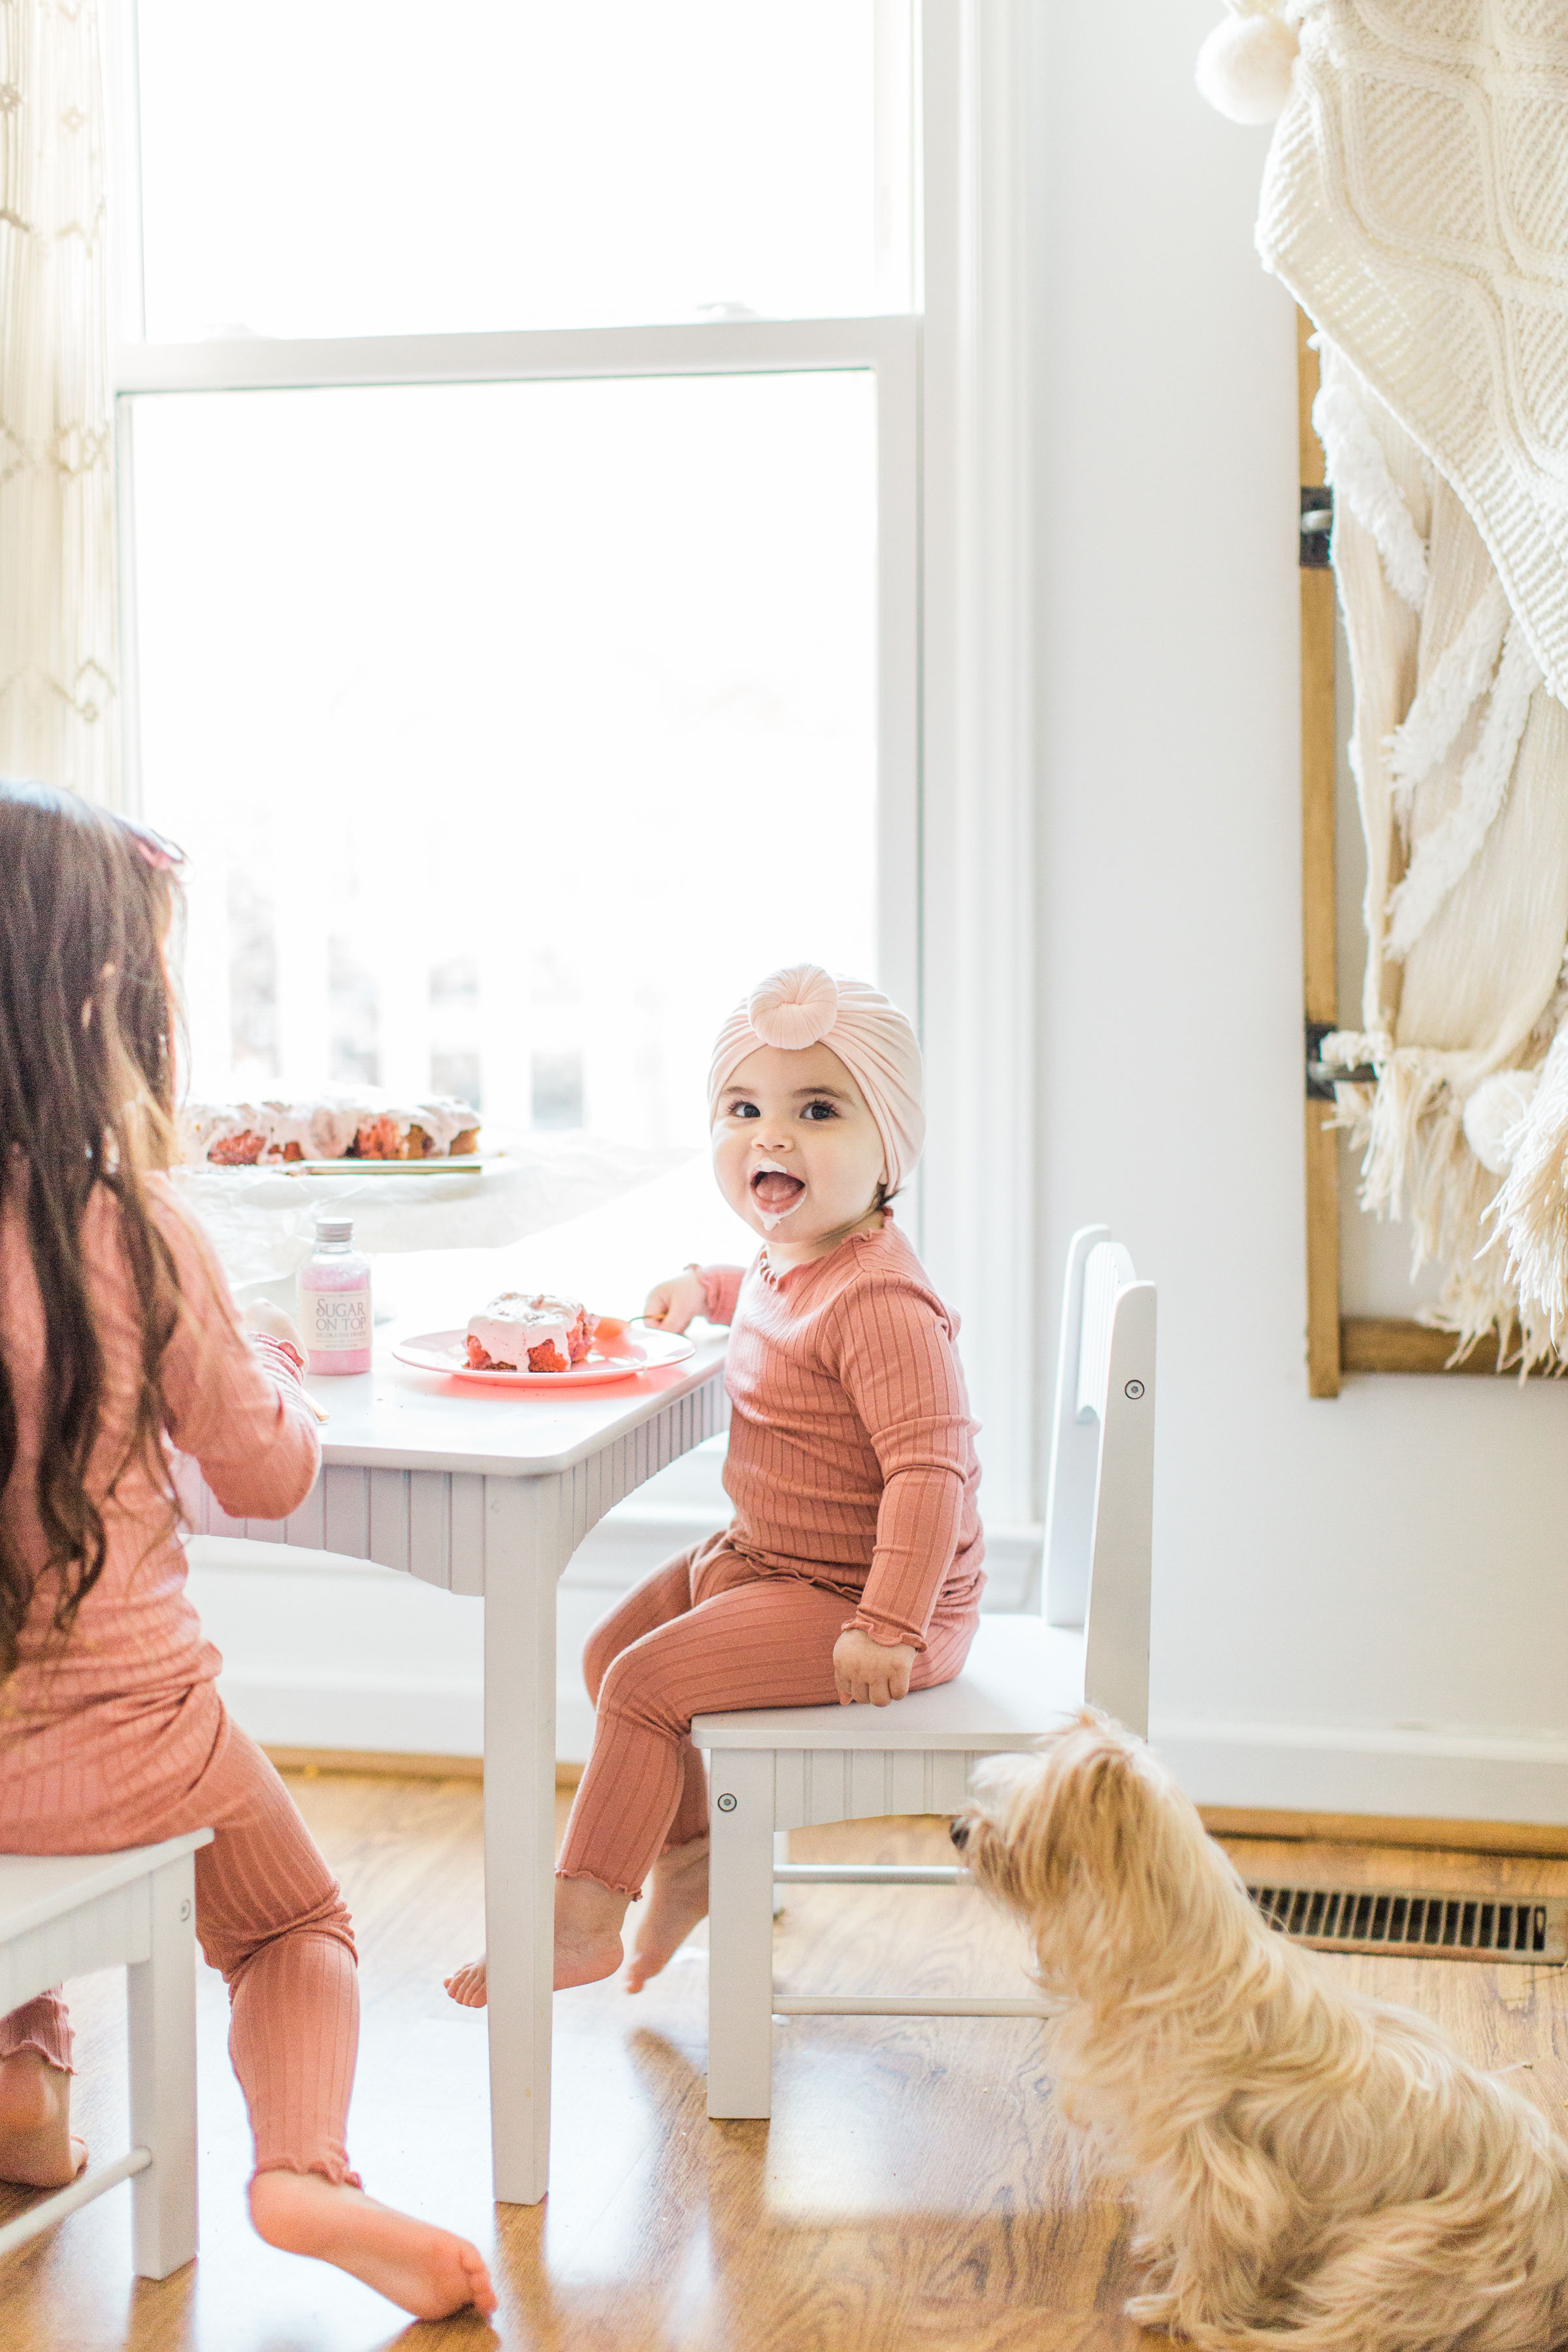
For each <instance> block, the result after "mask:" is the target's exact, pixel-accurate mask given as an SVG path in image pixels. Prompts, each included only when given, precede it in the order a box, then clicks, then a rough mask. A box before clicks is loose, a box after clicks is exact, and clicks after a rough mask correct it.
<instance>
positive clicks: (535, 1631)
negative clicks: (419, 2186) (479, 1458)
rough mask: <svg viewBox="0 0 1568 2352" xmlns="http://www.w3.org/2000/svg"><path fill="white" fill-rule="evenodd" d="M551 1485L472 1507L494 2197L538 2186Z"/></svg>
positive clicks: (546, 2126)
mask: <svg viewBox="0 0 1568 2352" xmlns="http://www.w3.org/2000/svg"><path fill="white" fill-rule="evenodd" d="M558 1514H559V1482H558V1481H557V1480H555V1479H553V1478H509V1479H499V1478H491V1479H489V1480H488V1481H487V1485H486V1503H485V1515H486V1525H485V1928H486V1948H487V1951H488V1954H489V1962H488V1971H489V2037H490V2147H491V2151H492V2155H493V2160H494V2166H495V2193H496V2197H497V2200H499V2201H500V2203H501V2204H505V2205H536V2204H537V2203H538V2202H539V2200H540V2199H541V2198H542V2196H543V2194H544V2191H545V2189H546V2187H547V2186H548V2183H549V2177H550V2027H551V2001H552V1982H553V1977H554V1953H555V1582H556V1578H557V1576H558V1575H559V1573H560V1570H561V1564H562V1563H561V1540H560V1534H559V1529H558V1526H557V1520H558Z"/></svg>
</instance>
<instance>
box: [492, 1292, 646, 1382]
mask: <svg viewBox="0 0 1568 2352" xmlns="http://www.w3.org/2000/svg"><path fill="white" fill-rule="evenodd" d="M599 1321H600V1318H599V1317H598V1316H596V1315H590V1314H589V1312H588V1310H587V1308H586V1307H584V1305H583V1302H582V1300H581V1299H578V1298H552V1297H551V1296H550V1294H549V1292H548V1291H538V1292H535V1293H534V1294H533V1295H532V1296H530V1295H529V1294H528V1293H527V1292H525V1291H521V1290H503V1291H502V1293H501V1295H500V1297H499V1298H492V1299H491V1301H490V1303H489V1306H488V1307H486V1308H485V1310H484V1312H483V1313H482V1314H480V1315H471V1316H470V1317H469V1318H468V1331H467V1334H466V1337H467V1341H468V1370H470V1371H471V1372H521V1371H529V1372H565V1371H569V1370H571V1368H572V1366H573V1365H574V1364H580V1363H581V1362H582V1360H583V1359H584V1356H585V1355H586V1354H587V1352H588V1350H589V1349H590V1348H591V1347H592V1345H593V1343H594V1334H595V1330H596V1329H597V1328H598V1325H599ZM616 1328H622V1327H620V1326H619V1325H617V1327H616Z"/></svg>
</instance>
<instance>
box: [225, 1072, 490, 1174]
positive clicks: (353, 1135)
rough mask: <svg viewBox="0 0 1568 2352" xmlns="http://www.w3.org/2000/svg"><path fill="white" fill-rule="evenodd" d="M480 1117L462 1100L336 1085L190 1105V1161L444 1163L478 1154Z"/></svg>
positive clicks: (249, 1164)
mask: <svg viewBox="0 0 1568 2352" xmlns="http://www.w3.org/2000/svg"><path fill="white" fill-rule="evenodd" d="M180 1137H181V1141H182V1143H183V1145H184V1155H185V1159H186V1161H187V1162H188V1163H190V1164H193V1165H196V1166H200V1165H202V1164H204V1163H205V1164H206V1165H208V1166H210V1167H215V1168H256V1167H270V1166H275V1165H277V1164H278V1163H279V1162H280V1161H285V1160H443V1159H450V1158H452V1157H454V1156H456V1155H460V1154H462V1153H464V1152H468V1151H472V1150H474V1149H475V1147H476V1145H477V1144H478V1142H479V1113H478V1111H477V1110H475V1109H474V1108H473V1106H472V1104H471V1103H466V1102H463V1101H461V1100H460V1099H459V1098H458V1097H457V1096H456V1095H424V1096H420V1097H418V1098H417V1099H412V1098H411V1099H408V1100H399V1099H398V1098H397V1097H395V1096H393V1095H390V1094H384V1093H383V1092H382V1091H381V1089H380V1088H379V1087H323V1088H322V1089H321V1091H320V1092H319V1093H315V1094H310V1095H289V1096H279V1097H276V1098H274V1099H270V1100H266V1101H259V1102H227V1103H201V1102H192V1103H186V1104H185V1105H184V1108H183V1109H182V1110H181V1113H180Z"/></svg>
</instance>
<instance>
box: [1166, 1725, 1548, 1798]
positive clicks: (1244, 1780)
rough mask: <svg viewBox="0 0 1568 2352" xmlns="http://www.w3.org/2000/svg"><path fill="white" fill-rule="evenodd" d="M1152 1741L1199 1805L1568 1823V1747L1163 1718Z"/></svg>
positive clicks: (1454, 1733)
mask: <svg viewBox="0 0 1568 2352" xmlns="http://www.w3.org/2000/svg"><path fill="white" fill-rule="evenodd" d="M1150 1738H1151V1740H1152V1744H1153V1746H1154V1748H1156V1749H1157V1750H1158V1752H1159V1754H1160V1755H1161V1756H1163V1758H1164V1759H1165V1761H1166V1763H1167V1764H1168V1765H1169V1766H1170V1768H1171V1769H1172V1771H1173V1773H1174V1774H1175V1776H1176V1779H1177V1780H1179V1781H1180V1783H1181V1785H1182V1787H1183V1788H1184V1790H1186V1792H1187V1794H1188V1795H1189V1796H1190V1797H1191V1798H1192V1799H1193V1800H1194V1802H1195V1803H1197V1804H1200V1805H1235V1806H1240V1807H1243V1808H1246V1809H1248V1810H1256V1811H1262V1812H1309V1813H1372V1814H1379V1815H1384V1816H1393V1817H1395V1818H1398V1819H1402V1820H1412V1821H1420V1820H1431V1821H1456V1822H1466V1821H1468V1822H1530V1823H1533V1824H1536V1825H1547V1824H1551V1825H1562V1824H1564V1823H1568V1738H1564V1737H1563V1735H1562V1734H1560V1733H1550V1732H1549V1733H1542V1734H1541V1735H1540V1736H1539V1737H1528V1736H1527V1737H1520V1736H1504V1735H1501V1734H1492V1733H1487V1732H1471V1731H1462V1730H1442V1729H1430V1730H1421V1731H1405V1730H1383V1729H1379V1728H1376V1727H1370V1728H1356V1727H1345V1726H1341V1725H1337V1724H1300V1723H1291V1724H1260V1723H1212V1722H1211V1723H1204V1722H1193V1721H1190V1720H1187V1721H1183V1720H1177V1719H1174V1718H1163V1717H1155V1718H1154V1720H1153V1721H1152V1724H1151V1726H1150Z"/></svg>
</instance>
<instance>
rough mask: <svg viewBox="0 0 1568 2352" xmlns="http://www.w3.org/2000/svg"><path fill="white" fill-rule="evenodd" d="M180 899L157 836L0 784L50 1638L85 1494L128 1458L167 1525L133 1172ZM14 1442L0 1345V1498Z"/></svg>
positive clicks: (21, 1605)
mask: <svg viewBox="0 0 1568 2352" xmlns="http://www.w3.org/2000/svg"><path fill="white" fill-rule="evenodd" d="M176 855H177V853H176ZM180 897H181V894H180V888H179V884H178V881H177V879H176V877H175V875H174V871H173V870H172V869H171V866H170V863H169V861H168V859H167V858H166V857H165V856H163V852H162V846H161V845H158V844H157V842H156V836H148V835H142V834H141V833H140V831H139V829H138V828H135V827H133V826H132V825H131V824H127V823H125V822H124V821H123V820H121V818H118V817H115V816H113V815H111V814H110V813H109V812H108V811H107V810H104V809H100V808H95V807H93V806H92V805H91V804H90V803H88V802H86V801H82V800H79V799H78V798H77V797H76V796H75V794H74V793H63V792H54V791H51V790H50V789H48V788H47V786H45V785H42V784H29V783H11V782H5V781H4V780H0V1192H3V1193H4V1195H5V1198H6V1199H7V1201H9V1200H10V1199H11V1198H12V1197H13V1196H14V1197H15V1198H16V1200H17V1201H18V1202H20V1205H21V1207H22V1210H23V1213H24V1214H25V1218H26V1233H27V1243H28V1247H29V1250H30V1253H31V1255H32V1261H33V1270H34V1273H35V1275H36V1276H37V1285H38V1290H39V1293H40V1296H41V1297H42V1300H43V1309H44V1327H45V1334H46V1339H45V1350H44V1361H43V1364H42V1366H41V1368H40V1378H41V1382H42V1391H41V1399H40V1402H41V1406H42V1421H41V1449H40V1453H39V1456H38V1474H37V1495H36V1496H35V1498H34V1500H35V1505H36V1508H37V1517H38V1519H39V1521H40V1523H41V1525H42V1528H43V1531H44V1537H45V1540H46V1542H47V1547H48V1550H47V1559H46V1561H45V1564H44V1568H43V1570H42V1571H41V1573H42V1574H44V1575H47V1574H49V1573H50V1572H51V1571H53V1572H56V1573H57V1574H58V1594H57V1598H56V1601H55V1605H54V1610H53V1612H52V1622H53V1624H54V1627H55V1630H56V1631H57V1632H58V1633H60V1634H62V1635H63V1634H66V1633H68V1632H69V1631H70V1628H71V1626H72V1625H73V1624H74V1622H75V1621H76V1615H77V1612H78V1610H79V1608H80V1606H81V1603H82V1601H83V1599H84V1597H85V1596H86V1594H87V1593H89V1591H91V1589H92V1587H93V1585H94V1584H95V1583H96V1582H97V1580H98V1579H99V1577H100V1575H101V1573H102V1571H103V1562H104V1555H105V1551H106V1549H107V1539H106V1537H105V1533H104V1523H103V1513H102V1509H101V1507H100V1500H101V1501H107V1500H108V1499H109V1497H110V1496H112V1495H113V1493H114V1491H115V1488H116V1486H118V1484H119V1482H120V1480H121V1478H122V1477H123V1476H124V1475H125V1473H126V1471H127V1470H128V1469H129V1468H130V1466H131V1465H132V1463H135V1462H140V1463H142V1464H144V1465H146V1467H147V1468H148V1470H149V1471H150V1472H151V1474H152V1475H153V1478H154V1481H155V1483H156V1484H157V1485H158V1486H159V1487H160V1488H161V1490H162V1491H163V1493H164V1494H165V1496H167V1497H168V1499H169V1503H170V1513H171V1523H172V1521H173V1508H174V1506H173V1496H172V1490H171V1489H170V1486H169V1477H168V1471H167V1467H166V1465H165V1464H164V1461H163V1452H162V1448H161V1445H160V1442H159V1440H160V1435H161V1432H162V1429H163V1418H164V1407H163V1391H162V1386H161V1381H160V1367H161V1364H162V1360H163V1352H164V1349H166V1348H167V1346H168V1343H169V1339H170V1338H171V1336H172V1334H173V1331H174V1321H175V1317H176V1314H177V1312H178V1305H179V1292H178V1285H177V1281H176V1277H175V1273H174V1260H173V1257H172V1256H171V1255H170V1251H169V1247H168V1244H167V1243H166V1242H165V1241H164V1239H163V1235H162V1234H161V1233H160V1232H159V1231H158V1229H157V1226H156V1225H155V1224H154V1223H153V1216H152V1213H151V1210H150V1206H149V1202H148V1198H147V1192H146V1187H145V1182H144V1179H145V1176H146V1174H147V1172H148V1171H149V1170H152V1169H157V1168H166V1167H167V1166H168V1164H169V1160H170V1157H171V1153H172V1148H173V1138H174V996H173V992H172V989H171V986H170V982H169V976H168V971H167V968H166V966H165V962H164V946H165V942H166V941H167V940H168V938H169V935H170V931H171V929H172V926H173V924H174V919H175V916H176V914H177V913H178V911H179V905H180ZM100 1184H101V1185H103V1186H105V1187H106V1188H107V1190H108V1191H109V1192H111V1193H113V1195H114V1197H115V1199H116V1201H117V1202H118V1203H119V1211H120V1215H119V1227H120V1241H121V1249H122V1250H123V1253H124V1258H125V1264H126V1267H127V1270H128V1272H129V1274H130V1276H131V1278H132V1285H133V1287H134V1291H135V1297H136V1304H137V1309H138V1315H139V1320H140V1323H141V1330H142V1361H141V1380H140V1384H139V1389H138V1393H137V1398H136V1403H135V1409H134V1412H133V1414H132V1427H131V1432H130V1436H129V1439H128V1442H127V1444H126V1447H125V1451H124V1454H123V1455H122V1457H121V1460H120V1462H119V1463H118V1464H117V1465H112V1467H111V1471H110V1478H109V1482H108V1486H107V1490H106V1491H105V1490H104V1486H103V1474H102V1466H101V1465H100V1468H99V1471H98V1475H97V1478H96V1480H95V1484H97V1486H99V1488H100V1500H95V1499H94V1496H93V1494H92V1493H91V1492H90V1491H89V1485H88V1473H89V1464H90V1463H91V1460H92V1454H93V1449H94V1447H95V1445H96V1444H97V1442H98V1438H99V1435H100V1418H101V1412H102V1404H103V1391H104V1361H103V1349H102V1346H101V1343H100V1339H99V1334H98V1330H97V1328H96V1325H95V1323H94V1320H93V1316H92V1309H91V1301H90V1299H89V1293H88V1285H87V1279H86V1274H85V1269H84V1266H83V1258H82V1220H83V1217H84V1216H85V1214H86V1213H87V1208H88V1203H89V1201H90V1199H91V1198H92V1195H93V1192H94V1190H95V1188H96V1187H97V1186H98V1185H100ZM3 1311H4V1301H3V1300H0V1315H3ZM3 1336H4V1335H3V1327H0V1337H3ZM17 1369H18V1370H19V1369H20V1368H19V1367H18V1368H17ZM16 1449H17V1416H16V1393H15V1390H14V1388H13V1380H12V1370H11V1368H10V1367H9V1366H8V1365H7V1364H6V1362H5V1349H4V1347H3V1346H0V1495H4V1494H5V1489H6V1487H7V1486H8V1485H9V1483H10V1481H11V1477H12V1474H13V1472H14V1470H15V1468H16ZM20 1501H21V1498H20V1497H18V1496H13V1497H12V1498H11V1501H10V1503H9V1504H8V1505H6V1506H5V1507H4V1508H0V1680H4V1678H5V1676H6V1675H9V1674H10V1673H11V1672H12V1670H13V1669H14V1667H15V1666H16V1657H17V1646H18V1639H19V1636H20V1633H21V1630H22V1625H23V1622H24V1620H25V1619H26V1614H27V1611H28V1608H29V1606H30V1605H31V1602H32V1599H33V1594H34V1591H35V1588H36V1586H37V1582H38V1581H39V1574H37V1573H35V1572H34V1571H33V1570H29V1569H28V1568H27V1566H26V1563H25V1560H24V1559H23V1556H22V1549H21V1547H20V1546H19V1544H18V1543H17V1541H16V1528H15V1514H16V1508H17V1506H18V1504H19V1503H20Z"/></svg>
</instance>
